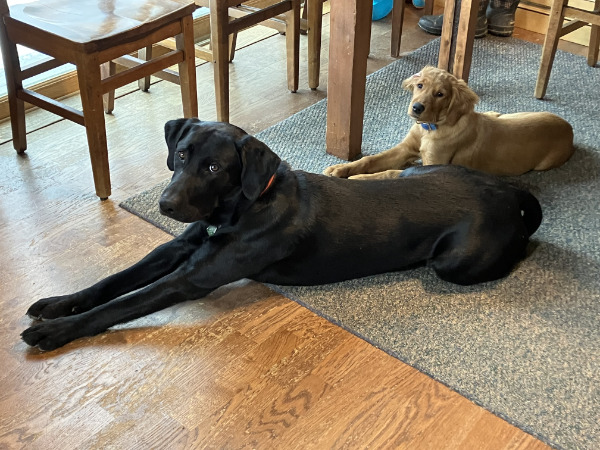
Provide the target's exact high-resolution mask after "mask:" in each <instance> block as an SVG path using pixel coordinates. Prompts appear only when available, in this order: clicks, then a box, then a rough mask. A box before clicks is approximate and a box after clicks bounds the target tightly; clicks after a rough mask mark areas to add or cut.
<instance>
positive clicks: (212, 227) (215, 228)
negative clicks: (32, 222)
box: [206, 225, 218, 236]
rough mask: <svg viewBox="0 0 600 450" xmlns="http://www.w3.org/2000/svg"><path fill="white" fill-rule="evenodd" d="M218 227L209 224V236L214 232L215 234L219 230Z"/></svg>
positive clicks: (207, 230)
mask: <svg viewBox="0 0 600 450" xmlns="http://www.w3.org/2000/svg"><path fill="white" fill-rule="evenodd" d="M217 229H218V227H216V226H214V225H209V226H207V227H206V232H207V233H208V235H209V236H212V235H213V234H215V233H216V232H217Z"/></svg>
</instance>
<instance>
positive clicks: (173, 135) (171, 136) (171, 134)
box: [165, 118, 201, 170]
mask: <svg viewBox="0 0 600 450" xmlns="http://www.w3.org/2000/svg"><path fill="white" fill-rule="evenodd" d="M200 122H201V121H200V119H196V118H193V119H175V120H169V121H168V122H167V123H166V124H165V141H166V142H167V148H168V149H169V156H167V167H169V170H173V169H174V168H175V149H176V148H177V143H178V142H179V140H180V139H181V136H182V135H183V134H184V133H185V132H187V131H188V129H189V128H190V126H191V125H193V124H198V123H200Z"/></svg>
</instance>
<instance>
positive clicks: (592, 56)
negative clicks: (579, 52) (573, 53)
mask: <svg viewBox="0 0 600 450" xmlns="http://www.w3.org/2000/svg"><path fill="white" fill-rule="evenodd" d="M594 11H600V0H596V2H595V3H594ZM599 47H600V25H592V30H591V32H590V46H589V47H588V57H587V63H588V66H590V67H594V66H595V65H596V63H597V62H598V49H599Z"/></svg>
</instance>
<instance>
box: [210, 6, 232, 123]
mask: <svg viewBox="0 0 600 450" xmlns="http://www.w3.org/2000/svg"><path fill="white" fill-rule="evenodd" d="M209 9H210V42H211V46H212V54H213V60H214V65H215V66H214V77H215V99H216V102H217V120H219V121H221V122H229V66H228V53H227V50H228V44H229V37H228V36H229V33H228V31H227V24H228V22H229V16H228V14H227V5H226V4H225V2H222V1H220V0H210V2H209Z"/></svg>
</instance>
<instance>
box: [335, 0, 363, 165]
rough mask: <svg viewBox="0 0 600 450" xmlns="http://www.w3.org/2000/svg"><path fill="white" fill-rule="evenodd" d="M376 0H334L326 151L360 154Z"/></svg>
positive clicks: (352, 156)
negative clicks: (373, 0)
mask: <svg viewBox="0 0 600 450" xmlns="http://www.w3.org/2000/svg"><path fill="white" fill-rule="evenodd" d="M372 13H373V2H371V1H365V0H353V1H350V0H344V1H341V0H336V1H333V2H331V11H330V31H329V33H330V35H329V36H330V41H329V75H328V77H329V78H328V82H327V136H326V147H327V152H328V153H330V154H332V155H335V156H337V157H338V158H342V159H345V160H352V159H355V158H356V157H358V156H359V155H360V150H361V145H362V132H363V118H364V106H365V83H366V77H367V56H368V55H369V45H370V41H371V15H372Z"/></svg>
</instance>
